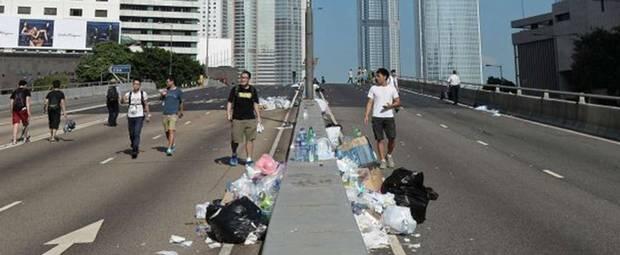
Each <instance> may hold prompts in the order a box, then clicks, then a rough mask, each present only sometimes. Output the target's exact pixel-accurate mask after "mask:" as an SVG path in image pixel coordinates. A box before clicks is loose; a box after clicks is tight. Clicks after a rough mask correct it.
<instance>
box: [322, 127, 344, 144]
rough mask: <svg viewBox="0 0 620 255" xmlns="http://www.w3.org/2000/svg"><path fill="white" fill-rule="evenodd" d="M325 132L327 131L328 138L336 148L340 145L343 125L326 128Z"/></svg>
mask: <svg viewBox="0 0 620 255" xmlns="http://www.w3.org/2000/svg"><path fill="white" fill-rule="evenodd" d="M325 132H327V138H329V141H330V142H331V143H332V146H333V147H334V148H336V147H338V146H339V145H340V136H341V135H342V127H340V126H333V127H327V128H325Z"/></svg>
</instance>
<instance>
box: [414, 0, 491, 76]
mask: <svg viewBox="0 0 620 255" xmlns="http://www.w3.org/2000/svg"><path fill="white" fill-rule="evenodd" d="M415 8H416V14H417V17H416V18H417V25H416V35H417V39H418V49H417V56H416V64H417V68H418V76H419V77H421V78H426V79H429V80H445V79H447V78H448V76H449V75H450V74H451V73H452V71H453V70H456V71H457V72H458V73H459V76H460V77H461V80H462V81H463V82H470V83H482V53H481V44H480V9H479V0H432V1H429V0H416V1H415Z"/></svg>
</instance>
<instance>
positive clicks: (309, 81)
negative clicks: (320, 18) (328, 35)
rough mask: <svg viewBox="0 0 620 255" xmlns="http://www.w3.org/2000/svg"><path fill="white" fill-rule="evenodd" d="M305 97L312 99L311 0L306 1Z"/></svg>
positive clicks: (312, 45) (312, 43)
mask: <svg viewBox="0 0 620 255" xmlns="http://www.w3.org/2000/svg"><path fill="white" fill-rule="evenodd" d="M306 4H307V6H306V7H307V8H306V99H314V49H313V47H314V42H313V40H314V38H313V36H314V32H313V29H314V25H313V22H314V21H313V20H314V19H313V17H312V0H307V2H306Z"/></svg>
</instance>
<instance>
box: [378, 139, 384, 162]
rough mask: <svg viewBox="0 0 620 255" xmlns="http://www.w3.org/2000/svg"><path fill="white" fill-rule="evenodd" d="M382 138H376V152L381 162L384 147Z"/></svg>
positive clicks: (382, 160)
mask: <svg viewBox="0 0 620 255" xmlns="http://www.w3.org/2000/svg"><path fill="white" fill-rule="evenodd" d="M384 143H385V142H384V140H383V139H381V140H377V153H378V154H379V160H381V162H384V161H385V149H384Z"/></svg>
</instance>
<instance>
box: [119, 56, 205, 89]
mask: <svg viewBox="0 0 620 255" xmlns="http://www.w3.org/2000/svg"><path fill="white" fill-rule="evenodd" d="M131 63H132V65H133V70H132V76H133V77H134V78H142V79H149V80H153V81H154V82H155V83H156V84H157V86H158V87H163V86H165V81H166V78H167V77H168V72H169V68H170V51H168V50H165V49H162V48H144V49H143V51H142V52H138V53H135V54H134V56H133V58H132V61H131ZM200 74H202V66H201V65H200V63H198V61H196V60H195V59H193V58H191V57H189V56H185V55H178V54H174V53H173V54H172V77H174V78H175V80H176V83H177V85H183V84H192V83H193V82H196V80H197V79H198V76H200Z"/></svg>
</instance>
